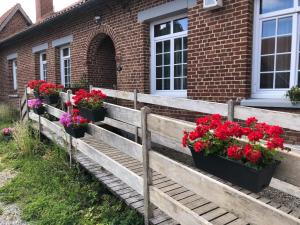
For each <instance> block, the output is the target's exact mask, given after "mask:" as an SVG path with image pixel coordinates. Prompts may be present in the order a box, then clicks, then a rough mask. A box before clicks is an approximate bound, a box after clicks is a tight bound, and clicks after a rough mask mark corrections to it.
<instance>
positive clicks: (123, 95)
mask: <svg viewBox="0 0 300 225" xmlns="http://www.w3.org/2000/svg"><path fill="white" fill-rule="evenodd" d="M93 90H100V91H102V92H104V93H105V94H106V95H107V96H109V97H111V98H119V99H124V100H129V101H133V100H134V94H133V92H128V91H119V90H112V89H106V88H97V87H93Z"/></svg>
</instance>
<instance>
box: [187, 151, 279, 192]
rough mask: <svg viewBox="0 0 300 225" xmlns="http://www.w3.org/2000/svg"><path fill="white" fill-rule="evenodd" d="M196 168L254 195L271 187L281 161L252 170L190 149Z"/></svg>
mask: <svg viewBox="0 0 300 225" xmlns="http://www.w3.org/2000/svg"><path fill="white" fill-rule="evenodd" d="M190 150H191V152H192V156H193V159H194V163H195V166H196V167H197V168H198V169H201V170H204V171H206V172H208V173H210V174H213V175H215V176H217V177H219V178H222V179H224V180H227V181H229V182H231V183H233V184H236V185H238V186H240V187H242V188H245V189H247V190H249V191H252V192H254V193H257V192H260V191H261V190H262V189H264V188H265V187H267V186H269V184H270V182H271V179H272V176H273V174H274V172H275V170H276V168H277V166H278V165H279V163H280V162H279V161H275V162H274V163H273V164H270V165H267V166H266V167H265V168H263V169H261V170H256V169H254V168H250V167H248V166H246V165H244V164H242V163H240V162H238V161H233V160H229V159H226V158H223V157H221V156H218V155H208V156H205V155H204V153H203V152H200V153H196V152H195V151H194V150H193V148H191V147H190Z"/></svg>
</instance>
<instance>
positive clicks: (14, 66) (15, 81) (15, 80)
mask: <svg viewBox="0 0 300 225" xmlns="http://www.w3.org/2000/svg"><path fill="white" fill-rule="evenodd" d="M17 71H18V67H17V60H16V59H14V60H12V75H13V88H14V91H16V90H18V78H17Z"/></svg>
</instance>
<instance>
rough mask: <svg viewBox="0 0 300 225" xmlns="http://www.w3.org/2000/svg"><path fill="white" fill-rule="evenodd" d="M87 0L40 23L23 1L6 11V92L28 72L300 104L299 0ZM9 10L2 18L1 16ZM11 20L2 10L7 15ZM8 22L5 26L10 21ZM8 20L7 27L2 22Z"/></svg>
mask: <svg viewBox="0 0 300 225" xmlns="http://www.w3.org/2000/svg"><path fill="white" fill-rule="evenodd" d="M204 2H207V3H209V2H216V3H219V2H222V1H220V0H218V1H217V0H216V1H215V0H172V1H171V0H115V1H108V0H83V1H79V2H77V3H76V4H74V5H72V6H70V7H68V8H66V9H64V10H62V11H60V12H53V2H52V0H36V10H37V22H36V23H35V24H31V22H30V20H29V19H28V17H27V16H26V14H25V13H24V11H23V10H22V9H21V7H20V6H19V5H17V6H16V7H14V8H13V9H11V10H10V11H9V12H8V13H6V14H5V15H3V16H2V17H4V18H5V17H7V15H8V14H9V15H10V16H9V18H8V19H6V21H8V22H6V23H5V24H4V25H2V24H1V19H0V77H1V79H0V99H1V100H9V96H20V94H21V93H22V91H23V89H24V86H25V84H26V83H27V81H28V80H30V79H47V81H51V82H56V83H62V84H64V85H65V86H70V85H72V84H76V83H78V82H79V81H80V80H81V79H82V78H84V79H86V80H87V81H88V82H89V83H90V84H92V85H94V86H99V87H107V88H117V89H120V90H128V91H132V90H133V89H138V90H139V91H140V92H145V93H151V94H155V95H168V96H176V97H184V98H190V99H202V100H209V101H217V102H226V101H227V100H229V99H236V98H240V99H244V100H243V101H242V104H244V105H251V106H258V107H275V108H276V109H277V108H281V109H282V110H288V111H289V110H293V111H297V108H299V105H296V106H293V105H292V104H290V102H289V101H288V100H287V99H286V98H285V97H284V95H285V93H286V91H287V90H288V89H289V88H291V87H292V86H295V85H299V82H300V78H299V74H300V72H298V71H300V66H298V65H300V59H299V57H298V56H299V52H300V49H299V35H298V34H299V32H300V23H299V21H298V17H299V11H300V7H299V5H298V4H299V3H298V1H297V0H285V1H277V0H226V1H223V4H222V6H221V7H217V8H215V9H212V8H205V5H204V4H203V3H204ZM2 17H1V18H2ZM2 20H3V19H2ZM2 27H4V28H2ZM1 28H2V29H1Z"/></svg>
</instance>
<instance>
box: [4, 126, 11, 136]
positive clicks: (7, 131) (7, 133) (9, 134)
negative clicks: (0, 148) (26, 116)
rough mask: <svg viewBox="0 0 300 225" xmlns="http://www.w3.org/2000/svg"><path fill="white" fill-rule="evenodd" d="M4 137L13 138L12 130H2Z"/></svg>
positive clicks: (8, 128)
mask: <svg viewBox="0 0 300 225" xmlns="http://www.w3.org/2000/svg"><path fill="white" fill-rule="evenodd" d="M2 134H3V136H11V134H12V128H10V127H7V128H3V129H2Z"/></svg>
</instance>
